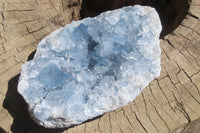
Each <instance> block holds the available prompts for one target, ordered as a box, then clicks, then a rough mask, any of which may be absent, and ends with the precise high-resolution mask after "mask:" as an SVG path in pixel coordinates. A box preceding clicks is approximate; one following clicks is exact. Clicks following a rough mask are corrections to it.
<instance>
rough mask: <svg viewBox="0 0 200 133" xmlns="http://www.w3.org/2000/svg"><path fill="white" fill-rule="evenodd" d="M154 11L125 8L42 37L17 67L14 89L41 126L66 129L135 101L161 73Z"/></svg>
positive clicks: (157, 19)
mask: <svg viewBox="0 0 200 133" xmlns="http://www.w3.org/2000/svg"><path fill="white" fill-rule="evenodd" d="M160 31H161V23H160V19H159V16H158V14H157V12H156V11H155V9H153V8H150V7H147V6H139V5H137V6H134V7H132V6H129V7H124V8H122V9H117V10H114V11H108V12H105V13H102V14H100V15H99V16H97V17H94V18H86V19H83V20H81V21H75V22H72V23H71V24H68V25H66V26H65V27H63V28H60V29H58V30H56V31H55V32H53V33H51V34H50V35H49V36H47V37H45V38H44V39H43V40H42V41H41V42H40V43H39V45H38V48H37V52H36V55H35V57H34V59H33V60H31V61H29V62H27V63H25V64H24V65H23V66H22V68H21V76H20V80H19V84H18V91H19V93H20V94H21V95H22V96H23V97H24V99H25V100H26V102H27V103H28V105H29V111H30V114H31V115H32V116H33V118H34V119H35V120H36V121H37V122H38V123H39V124H40V125H43V126H45V127H69V126H71V125H75V124H80V123H82V122H84V121H86V120H88V119H92V118H93V117H96V116H99V115H102V114H103V113H105V112H108V111H112V110H115V109H117V108H119V107H122V106H124V105H126V104H127V103H129V102H131V101H133V100H134V99H135V98H136V96H138V95H139V93H140V92H141V91H142V90H143V89H144V88H145V87H146V86H147V85H148V84H149V83H150V82H151V81H152V80H153V79H154V78H156V77H158V76H159V75H160V71H161V61H160V54H161V50H160V46H159V34H160Z"/></svg>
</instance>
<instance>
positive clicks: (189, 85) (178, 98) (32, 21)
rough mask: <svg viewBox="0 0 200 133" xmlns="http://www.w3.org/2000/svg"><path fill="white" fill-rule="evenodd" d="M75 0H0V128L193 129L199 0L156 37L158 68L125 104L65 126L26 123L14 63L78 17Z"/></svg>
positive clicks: (198, 88) (28, 132)
mask: <svg viewBox="0 0 200 133" xmlns="http://www.w3.org/2000/svg"><path fill="white" fill-rule="evenodd" d="M80 5H81V1H79V0H77V1H76V0H73V1H72V0H60V1H59V0H58V1H56V2H55V1H54V0H0V104H1V106H0V132H14V133H60V132H64V133H157V132H160V133H168V132H171V133H182V132H183V133H189V132H191V133H198V131H199V130H198V128H199V125H200V124H199V123H200V120H199V118H200V1H199V0H192V2H191V6H190V10H189V13H188V14H187V16H186V17H185V19H184V20H183V22H182V23H181V25H179V27H178V28H177V29H176V30H175V31H173V32H172V33H171V34H169V35H167V36H165V38H164V39H162V40H160V42H161V44H160V45H161V48H162V72H161V75H160V77H159V78H158V79H155V80H154V81H153V82H151V84H150V85H149V86H148V87H146V88H145V89H144V91H143V92H142V93H141V94H140V95H139V96H138V97H137V98H136V99H135V100H134V101H133V102H131V103H130V104H128V105H127V106H125V107H123V108H120V109H118V110H116V111H113V112H109V113H106V114H104V115H103V116H102V117H99V118H96V119H94V120H91V121H89V122H86V123H83V124H81V125H78V126H75V127H72V128H69V129H46V128H43V127H41V126H38V125H37V124H36V123H34V122H33V121H32V119H31V118H30V117H29V115H28V112H27V105H26V103H25V101H24V100H23V98H22V97H21V96H20V95H19V94H18V93H17V82H18V78H19V73H20V67H21V65H22V64H23V63H25V62H26V61H27V59H28V57H29V59H31V57H32V56H33V55H34V53H33V51H34V50H35V49H36V47H37V44H38V42H39V41H40V40H41V39H42V38H44V36H46V35H48V34H49V33H50V32H52V31H54V30H55V29H58V28H59V27H61V26H63V25H64V24H66V23H70V22H71V21H72V20H78V19H79V18H80V17H79V11H80Z"/></svg>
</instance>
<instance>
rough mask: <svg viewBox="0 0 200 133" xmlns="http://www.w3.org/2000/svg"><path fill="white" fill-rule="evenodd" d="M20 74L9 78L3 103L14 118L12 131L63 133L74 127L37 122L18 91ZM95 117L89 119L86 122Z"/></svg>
mask: <svg viewBox="0 0 200 133" xmlns="http://www.w3.org/2000/svg"><path fill="white" fill-rule="evenodd" d="M35 52H36V51H33V52H32V53H31V54H30V55H29V57H28V61H29V60H31V59H33V57H34V55H35ZM19 76H20V74H17V75H16V76H15V77H13V78H11V79H10V80H9V82H8V91H7V94H6V97H5V99H4V103H3V107H4V108H5V109H7V110H8V112H9V113H10V115H11V116H12V117H13V119H14V120H13V124H12V126H11V131H12V132H13V133H61V132H63V131H65V130H67V129H69V128H72V127H74V126H71V127H68V128H45V127H42V126H40V125H38V124H37V123H35V121H33V120H32V119H31V117H30V115H29V112H28V105H27V103H26V102H25V100H24V99H23V97H22V96H21V95H20V94H19V93H18V91H17V85H18V80H19ZM101 116H102V115H101ZM101 116H98V117H95V118H94V119H97V118H100V117H101ZM94 119H91V120H87V121H85V122H84V123H86V122H89V121H92V120H94ZM0 131H1V130H0Z"/></svg>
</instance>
